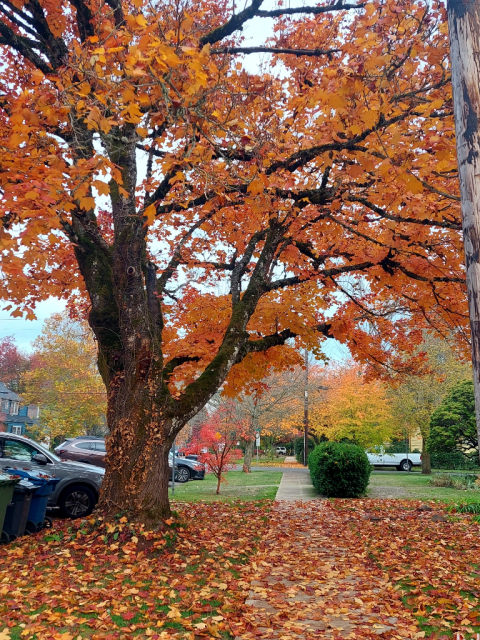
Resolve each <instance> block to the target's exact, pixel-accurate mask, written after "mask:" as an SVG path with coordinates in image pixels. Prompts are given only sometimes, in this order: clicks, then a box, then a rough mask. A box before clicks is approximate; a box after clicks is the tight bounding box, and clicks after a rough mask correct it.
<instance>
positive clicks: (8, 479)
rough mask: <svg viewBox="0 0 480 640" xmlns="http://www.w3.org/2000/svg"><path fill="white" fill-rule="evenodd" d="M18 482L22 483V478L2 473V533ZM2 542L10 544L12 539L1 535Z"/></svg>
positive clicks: (0, 513)
mask: <svg viewBox="0 0 480 640" xmlns="http://www.w3.org/2000/svg"><path fill="white" fill-rule="evenodd" d="M17 482H20V478H19V477H18V476H17V477H15V476H10V475H7V474H6V473H0V531H3V521H4V519H5V513H6V511H7V507H8V505H9V504H10V502H11V501H12V496H13V489H14V488H15V485H16V484H17ZM0 541H1V542H10V538H9V537H8V535H7V534H3V533H2V534H1V538H0Z"/></svg>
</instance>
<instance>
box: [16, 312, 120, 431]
mask: <svg viewBox="0 0 480 640" xmlns="http://www.w3.org/2000/svg"><path fill="white" fill-rule="evenodd" d="M96 353H97V349H96V345H95V341H94V340H93V336H92V332H91V330H90V328H89V326H88V325H87V324H86V323H85V322H81V321H78V320H71V319H70V318H69V317H68V316H65V315H60V314H54V315H52V316H50V318H48V319H47V320H46V321H45V323H44V326H43V329H42V332H41V334H40V335H39V336H38V338H37V339H36V340H35V341H34V343H33V353H32V357H31V362H32V367H31V370H30V371H27V372H26V373H25V374H24V375H23V376H22V384H23V387H24V393H23V398H24V400H25V401H26V402H28V403H33V404H36V405H39V406H40V407H41V411H40V418H39V427H38V433H36V434H35V435H36V436H37V437H45V436H48V437H50V439H51V440H52V441H57V440H58V439H59V438H64V437H70V436H71V437H74V436H77V435H83V434H87V433H95V432H97V431H98V429H101V428H102V427H104V425H105V413H106V408H107V406H106V399H107V398H106V394H105V387H104V385H103V381H102V378H101V377H100V375H99V373H98V368H97V364H96Z"/></svg>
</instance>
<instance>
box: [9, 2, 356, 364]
mask: <svg viewBox="0 0 480 640" xmlns="http://www.w3.org/2000/svg"><path fill="white" fill-rule="evenodd" d="M245 4H246V3H245ZM305 4H306V3H305V2H304V1H302V0H284V6H286V7H301V6H304V5H305ZM312 4H315V3H312ZM277 6H278V5H277V2H276V1H275V0H265V2H264V3H263V5H262V9H263V10H269V9H274V8H276V7H277ZM243 8H244V3H242V2H239V3H238V4H237V11H241V10H242V9H243ZM273 24H274V20H273V19H271V18H256V19H255V20H250V21H249V22H248V23H246V25H245V26H244V28H243V35H244V36H245V42H244V43H243V46H258V45H262V44H263V43H264V42H265V40H266V39H267V38H269V37H271V36H272V35H273ZM265 58H266V55H265V54H263V55H261V56H260V55H258V54H252V55H250V56H245V58H244V65H245V67H246V68H247V69H249V70H250V71H252V72H255V71H256V69H257V68H258V65H259V63H260V61H261V60H263V61H264V60H265ZM4 306H6V303H5V305H0V339H1V338H3V337H5V336H10V335H13V336H15V339H16V341H17V344H18V345H19V347H20V348H21V349H23V350H25V351H30V350H31V349H32V346H31V343H32V342H33V341H34V340H35V338H36V337H37V336H38V335H39V333H40V332H41V330H42V325H43V322H44V320H45V319H46V318H48V317H49V316H50V315H52V313H61V312H62V311H63V310H64V309H65V303H64V302H63V301H62V300H57V299H56V298H50V299H49V300H46V301H45V302H41V303H39V304H38V306H37V308H36V311H35V313H36V315H37V320H24V319H19V318H11V317H10V315H9V312H8V311H4V310H3V307H4ZM324 344H325V347H324V352H325V354H326V355H327V356H328V357H329V358H331V359H333V360H346V359H348V357H349V355H350V354H349V351H348V349H347V347H344V346H343V345H342V344H340V343H339V342H337V341H336V340H331V339H329V340H327V341H326V342H325V343H324Z"/></svg>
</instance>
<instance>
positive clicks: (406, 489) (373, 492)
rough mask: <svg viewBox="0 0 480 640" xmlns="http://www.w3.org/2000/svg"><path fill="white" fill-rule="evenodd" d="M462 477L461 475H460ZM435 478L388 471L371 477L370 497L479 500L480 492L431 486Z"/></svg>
mask: <svg viewBox="0 0 480 640" xmlns="http://www.w3.org/2000/svg"><path fill="white" fill-rule="evenodd" d="M460 475H461V473H460ZM432 477H433V476H427V475H422V474H421V473H420V472H412V473H398V472H395V471H387V472H380V473H378V472H377V473H376V472H373V473H372V475H371V476H370V482H369V485H368V490H367V493H368V496H369V497H371V498H383V497H386V498H398V499H400V500H401V499H403V498H411V499H414V500H441V501H443V502H451V501H455V500H465V499H469V500H478V501H480V491H462V490H459V489H452V488H451V487H434V486H433V485H432V484H430V479H431V478H432Z"/></svg>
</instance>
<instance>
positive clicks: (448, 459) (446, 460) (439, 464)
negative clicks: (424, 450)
mask: <svg viewBox="0 0 480 640" xmlns="http://www.w3.org/2000/svg"><path fill="white" fill-rule="evenodd" d="M430 465H431V467H432V469H455V470H457V469H464V470H466V471H471V470H473V469H478V467H479V466H480V462H479V459H478V456H475V457H474V458H467V456H466V455H464V454H463V453H462V452H461V451H433V452H432V453H431V454H430Z"/></svg>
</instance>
